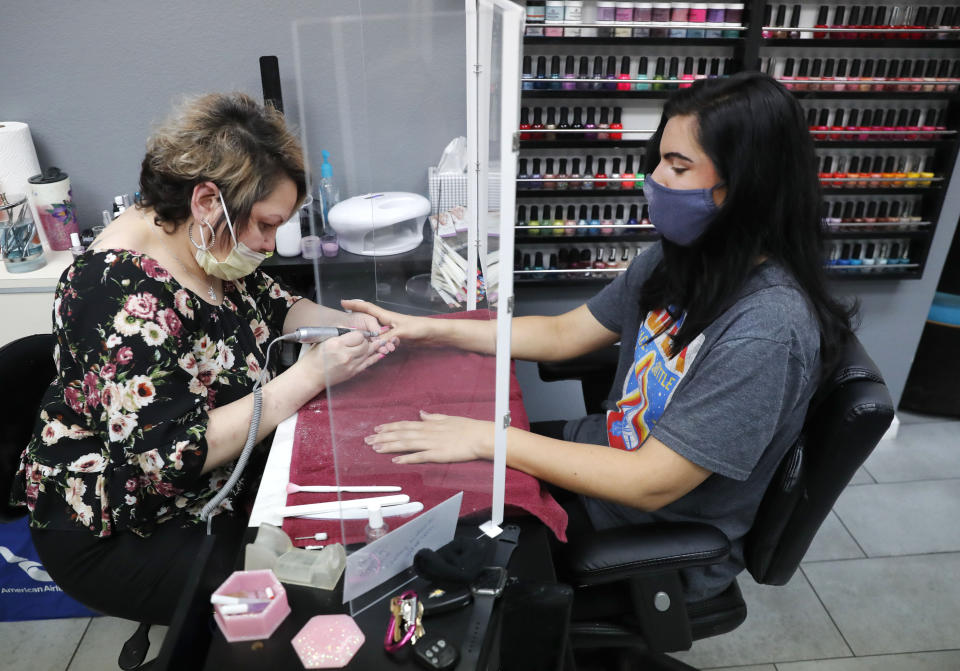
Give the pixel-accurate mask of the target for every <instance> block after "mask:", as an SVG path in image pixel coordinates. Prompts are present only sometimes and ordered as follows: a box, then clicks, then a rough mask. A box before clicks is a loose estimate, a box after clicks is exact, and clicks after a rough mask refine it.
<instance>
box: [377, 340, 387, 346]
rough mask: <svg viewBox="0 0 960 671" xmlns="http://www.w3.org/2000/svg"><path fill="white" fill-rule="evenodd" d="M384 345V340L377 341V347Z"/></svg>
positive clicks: (385, 342)
mask: <svg viewBox="0 0 960 671" xmlns="http://www.w3.org/2000/svg"><path fill="white" fill-rule="evenodd" d="M386 344H387V341H386V340H384V339H383V338H381V339H380V340H378V341H377V347H383V346H384V345H386Z"/></svg>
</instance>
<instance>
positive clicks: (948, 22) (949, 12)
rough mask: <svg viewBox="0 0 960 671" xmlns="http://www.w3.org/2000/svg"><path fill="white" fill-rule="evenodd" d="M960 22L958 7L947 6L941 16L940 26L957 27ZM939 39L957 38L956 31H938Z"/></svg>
mask: <svg viewBox="0 0 960 671" xmlns="http://www.w3.org/2000/svg"><path fill="white" fill-rule="evenodd" d="M958 23H960V11H958V9H957V8H956V7H947V8H946V9H944V10H943V14H942V15H941V16H940V25H939V26H938V27H939V28H951V27H952V28H957V27H960V26H957V25H956V24H958ZM937 39H938V40H950V39H956V33H947V32H942V33H937Z"/></svg>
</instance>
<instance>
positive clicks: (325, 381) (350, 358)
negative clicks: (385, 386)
mask: <svg viewBox="0 0 960 671" xmlns="http://www.w3.org/2000/svg"><path fill="white" fill-rule="evenodd" d="M383 347H384V345H383V340H381V339H377V338H372V339H368V338H366V337H364V335H363V334H362V333H360V332H358V331H351V332H350V333H347V334H345V335H342V336H337V337H336V338H330V339H328V340H325V341H323V342H322V343H317V344H315V345H313V346H311V347H310V349H309V350H308V351H307V355H306V356H304V357H303V358H302V359H300V361H301V362H303V363H304V365H305V366H308V367H309V371H310V373H309V374H310V375H311V377H312V379H313V381H314V382H315V383H317V384H320V385H322V386H323V387H325V388H326V387H331V386H333V385H335V384H338V383H340V382H343V381H344V380H349V379H350V378H352V377H353V376H354V375H356V374H357V373H359V372H360V371H362V370H365V369H367V368H369V367H370V366H372V365H373V364H375V363H376V362H378V361H380V360H381V359H382V358H383V357H384V356H386V355H385V354H384V353H383V352H381V351H379V350H380V349H381V348H383ZM298 363H299V362H298Z"/></svg>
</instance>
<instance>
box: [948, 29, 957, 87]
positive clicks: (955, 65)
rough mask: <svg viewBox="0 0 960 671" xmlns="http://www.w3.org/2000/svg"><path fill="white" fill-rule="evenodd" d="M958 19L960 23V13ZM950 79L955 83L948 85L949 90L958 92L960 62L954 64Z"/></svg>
mask: <svg viewBox="0 0 960 671" xmlns="http://www.w3.org/2000/svg"><path fill="white" fill-rule="evenodd" d="M957 17H958V18H957V20H958V21H960V11H958V12H957ZM956 27H957V28H960V26H956ZM950 79H951V80H953V81H952V83H950V84H947V90H948V91H956V90H957V87H958V86H960V84H957V83H956V81H957V80H958V79H960V60H956V61H954V62H953V68H952V69H951V70H950Z"/></svg>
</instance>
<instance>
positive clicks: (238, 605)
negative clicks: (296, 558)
mask: <svg viewBox="0 0 960 671" xmlns="http://www.w3.org/2000/svg"><path fill="white" fill-rule="evenodd" d="M210 600H211V602H213V611H214V612H213V619H214V620H216V622H217V625H218V626H219V627H220V631H222V632H223V636H224V638H226V639H227V640H228V641H231V642H233V641H255V640H258V639H261V638H270V635H271V634H273V632H274V631H276V629H277V627H279V626H280V623H281V622H283V619H284V618H285V617H286V616H287V615H289V614H290V604H289V603H287V592H286V590H285V589H283V585H281V584H280V581H279V580H277V577H276V576H275V575H274V574H273V571H271V570H270V569H263V570H260V571H234V572H233V573H232V574H231V575H230V577H229V578H227V579H226V580H225V581H224V582H223V584H222V585H220V587H218V588H217V590H216V591H215V592H214V593H213V596H212V597H211V598H210Z"/></svg>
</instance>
